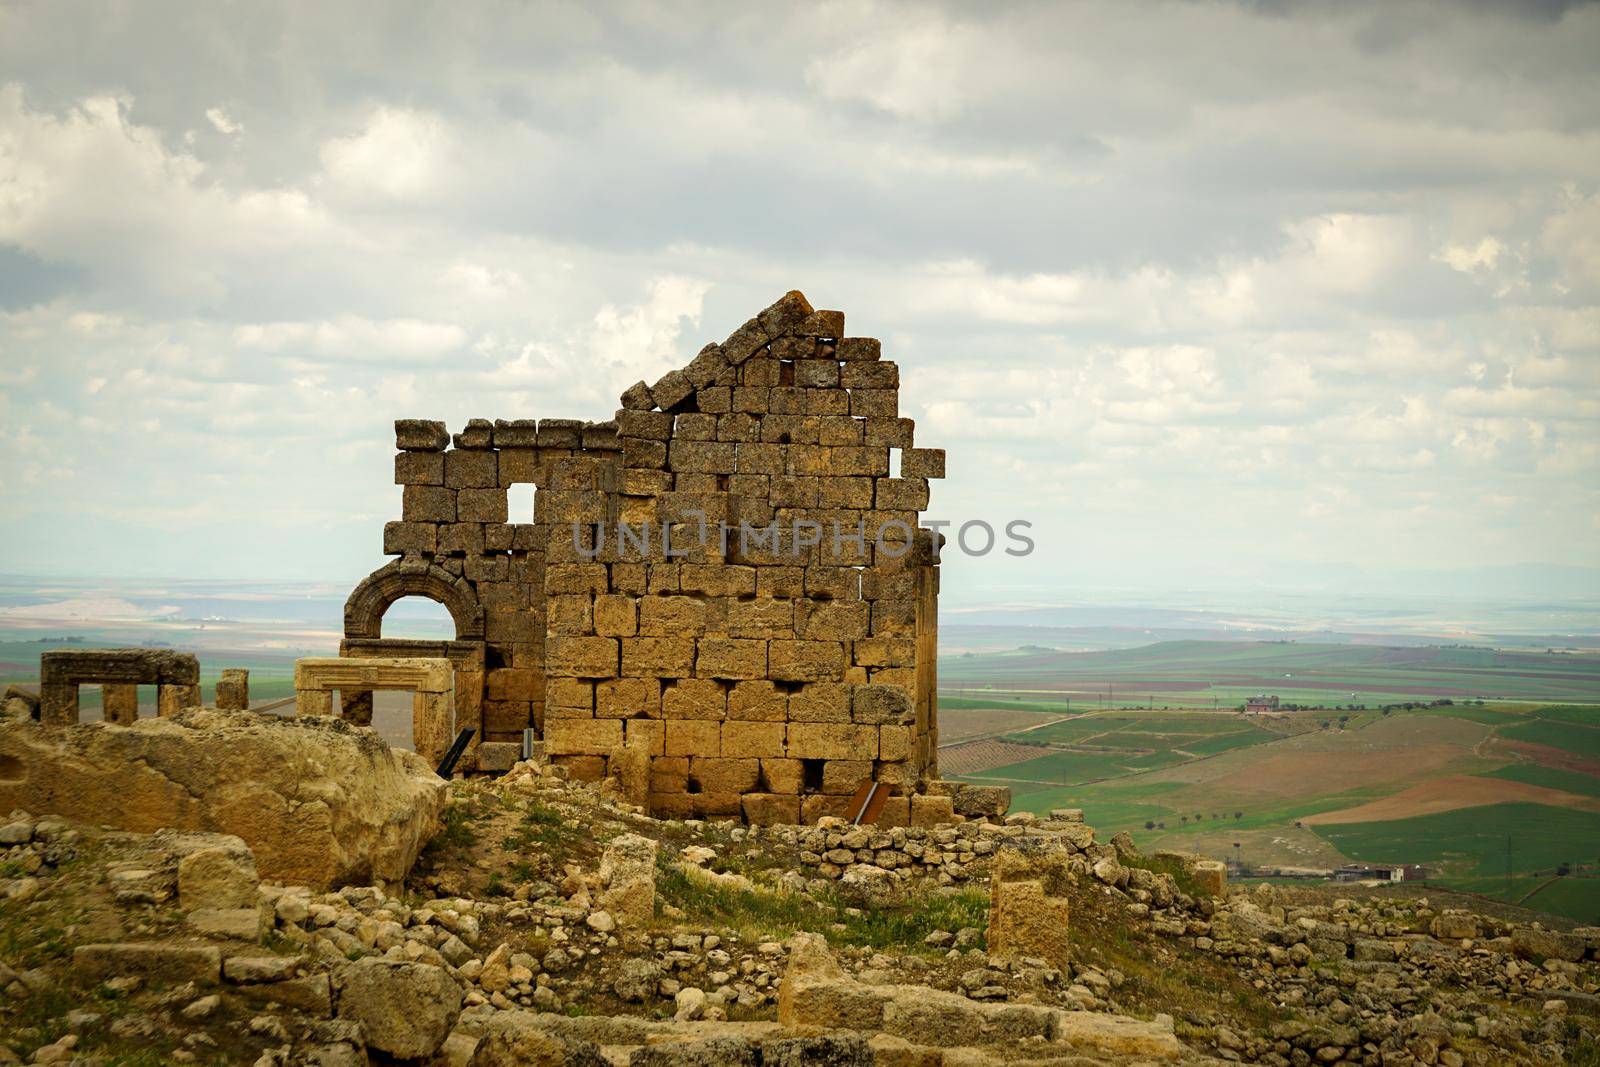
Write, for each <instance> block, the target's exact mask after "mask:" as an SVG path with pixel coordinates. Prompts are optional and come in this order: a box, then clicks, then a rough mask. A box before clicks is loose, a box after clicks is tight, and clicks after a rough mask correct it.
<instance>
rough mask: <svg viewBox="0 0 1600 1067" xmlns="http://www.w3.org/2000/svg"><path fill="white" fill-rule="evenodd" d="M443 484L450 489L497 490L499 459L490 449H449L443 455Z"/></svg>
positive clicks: (498, 483)
mask: <svg viewBox="0 0 1600 1067" xmlns="http://www.w3.org/2000/svg"><path fill="white" fill-rule="evenodd" d="M444 484H445V485H446V486H447V487H449V488H451V489H493V488H498V487H499V485H500V460H499V457H498V456H497V455H496V454H495V453H494V451H493V450H490V449H483V450H468V449H451V450H450V451H449V452H446V453H445V454H444Z"/></svg>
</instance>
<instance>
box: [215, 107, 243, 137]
mask: <svg viewBox="0 0 1600 1067" xmlns="http://www.w3.org/2000/svg"><path fill="white" fill-rule="evenodd" d="M206 121H207V122H209V123H211V128H212V129H214V130H216V131H217V132H218V133H225V134H227V135H228V136H230V137H232V136H233V135H235V134H239V133H243V132H244V127H243V126H241V125H239V124H238V123H237V122H235V121H233V120H232V119H231V118H229V117H228V113H227V112H226V111H224V110H223V109H222V108H220V107H208V108H206Z"/></svg>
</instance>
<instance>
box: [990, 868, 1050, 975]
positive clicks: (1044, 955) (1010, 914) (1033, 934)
mask: <svg viewBox="0 0 1600 1067" xmlns="http://www.w3.org/2000/svg"><path fill="white" fill-rule="evenodd" d="M1070 877H1071V868H1070V867H1069V866H1068V859H1067V851H1066V849H1064V848H1062V847H1061V846H1060V845H1053V844H1045V843H1041V842H1038V841H1028V840H1019V841H1017V842H1016V843H1015V844H1006V845H1002V846H1001V847H1000V848H999V849H998V850H997V851H996V852H995V854H994V859H993V860H992V861H991V862H990V869H989V931H988V936H987V939H986V940H987V942H988V948H989V955H990V956H991V957H992V958H994V959H1000V960H1017V959H1022V958H1023V957H1026V956H1033V957H1035V958H1037V959H1042V960H1045V961H1046V962H1048V963H1049V964H1050V965H1051V966H1052V967H1056V968H1059V969H1062V970H1065V969H1066V967H1067V964H1068V963H1069V962H1070V960H1071V938H1070V934H1071V925H1070V924H1069V922H1068V919H1069V918H1070V916H1069V915H1068V904H1067V896H1066V890H1067V882H1068V880H1069V879H1070Z"/></svg>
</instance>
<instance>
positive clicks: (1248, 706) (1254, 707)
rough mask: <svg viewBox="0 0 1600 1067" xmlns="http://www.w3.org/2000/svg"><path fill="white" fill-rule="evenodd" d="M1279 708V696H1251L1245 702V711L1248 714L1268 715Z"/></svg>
mask: <svg viewBox="0 0 1600 1067" xmlns="http://www.w3.org/2000/svg"><path fill="white" fill-rule="evenodd" d="M1277 710H1278V698H1277V697H1268V696H1260V697H1251V698H1250V699H1248V700H1246V701H1245V702H1244V713H1245V714H1246V715H1268V714H1271V713H1272V712H1275V711H1277Z"/></svg>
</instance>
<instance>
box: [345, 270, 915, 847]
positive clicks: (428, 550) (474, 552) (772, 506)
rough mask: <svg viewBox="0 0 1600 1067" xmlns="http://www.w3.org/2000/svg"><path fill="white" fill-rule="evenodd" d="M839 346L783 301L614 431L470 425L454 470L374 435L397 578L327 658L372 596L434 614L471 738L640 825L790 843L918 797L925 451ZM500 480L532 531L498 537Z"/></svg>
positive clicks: (858, 361)
mask: <svg viewBox="0 0 1600 1067" xmlns="http://www.w3.org/2000/svg"><path fill="white" fill-rule="evenodd" d="M843 334H844V317H843V315H842V314H840V313H838V312H828V311H820V312H819V311H814V310H813V309H812V308H811V307H810V305H809V304H808V303H806V301H805V298H804V297H803V296H801V295H800V294H799V293H790V294H788V295H786V296H785V297H784V298H783V299H781V300H779V301H778V302H777V303H776V304H774V305H772V307H770V308H768V309H766V310H765V311H763V312H762V313H761V314H760V315H758V316H757V317H756V318H754V319H751V320H750V321H749V322H748V323H746V324H745V325H744V326H742V327H740V328H739V329H738V330H737V331H735V332H734V334H733V335H732V336H731V337H729V338H728V339H727V340H726V341H724V342H723V343H722V344H720V345H708V346H706V348H705V349H704V350H703V351H702V352H701V353H700V355H699V356H698V357H696V359H695V360H694V361H693V362H692V363H691V364H690V365H689V366H688V367H686V368H684V369H683V370H681V371H673V372H670V373H669V374H667V375H666V376H664V377H663V378H662V379H661V380H659V381H657V382H656V383H655V384H653V385H646V383H644V382H640V383H638V384H636V385H635V386H633V387H632V388H630V389H629V390H628V391H627V392H626V393H625V394H624V395H623V398H622V402H623V406H622V409H621V410H619V411H618V412H617V413H616V418H615V420H614V422H610V423H600V424H580V423H575V422H568V421H562V420H543V421H540V422H538V423H537V424H535V423H533V422H532V421H528V422H497V423H494V424H493V425H490V424H489V423H487V422H484V421H481V420H478V421H475V422H474V423H473V424H471V425H469V427H468V428H467V430H466V431H465V432H463V433H462V434H459V435H457V436H456V438H455V441H454V445H455V447H454V448H448V447H447V445H448V444H449V441H448V439H447V437H446V435H445V433H444V431H443V427H442V425H440V424H437V423H401V424H399V425H398V427H397V429H398V433H397V443H398V444H399V446H400V449H401V452H400V455H399V456H397V457H396V481H397V482H399V483H400V484H402V485H404V486H405V490H404V514H403V519H402V521H401V522H398V523H391V524H389V526H388V527H387V528H386V530H385V538H384V539H385V551H387V552H391V553H394V554H398V555H400V556H401V558H400V559H399V560H397V561H396V562H395V563H393V564H391V565H390V566H389V567H388V568H385V569H384V570H381V571H379V572H376V573H375V574H374V575H373V576H372V577H371V578H369V579H368V580H367V582H365V583H363V588H358V590H357V593H356V594H353V595H352V597H351V605H352V606H351V607H347V611H346V636H347V638H355V639H365V640H366V641H368V642H370V640H371V639H372V638H376V637H377V636H378V634H377V630H376V625H377V623H376V619H377V618H378V617H381V614H382V610H383V609H385V608H387V606H388V604H389V603H391V602H392V600H393V599H394V598H395V596H397V595H405V594H406V593H407V592H423V595H432V596H433V597H434V598H435V599H439V600H441V601H442V602H445V603H446V605H447V606H448V607H450V609H451V613H452V615H453V617H455V619H456V623H457V639H458V641H460V640H468V641H472V640H481V641H482V642H483V644H484V648H485V674H484V686H483V693H482V700H481V712H480V714H481V727H482V730H483V736H484V737H485V738H486V739H488V740H512V739H514V738H515V737H516V735H517V734H518V733H519V732H520V731H521V730H522V729H523V728H524V727H527V726H533V727H535V728H536V729H537V730H538V731H539V733H540V735H541V736H542V737H543V740H544V744H545V748H546V751H547V752H548V753H549V755H550V756H551V757H552V759H554V760H555V761H556V762H558V763H560V764H563V765H565V766H566V767H567V768H568V769H569V771H570V772H571V773H573V774H574V775H576V776H578V777H582V778H586V779H587V778H598V777H600V776H602V775H606V774H608V773H609V774H614V775H616V776H618V777H619V778H620V779H622V780H624V781H625V782H627V783H628V784H629V786H630V788H631V789H633V790H634V791H635V792H636V793H637V794H638V799H640V800H641V801H643V802H647V803H648V804H649V806H650V807H651V808H652V809H653V810H654V811H655V812H657V813H658V814H674V815H686V816H687V815H697V816H736V817H737V816H742V817H744V818H747V819H750V820H752V821H760V822H778V821H782V822H793V821H799V820H802V819H804V820H807V821H809V820H813V819H815V818H816V817H818V816H820V815H824V814H841V813H843V811H844V809H845V807H846V806H847V804H848V801H849V798H850V795H851V794H853V793H854V792H855V791H856V789H857V787H858V786H859V785H860V784H861V783H863V782H864V781H868V780H877V781H880V782H884V783H887V784H889V785H891V786H893V787H895V788H896V791H897V792H907V791H911V790H913V789H915V788H917V787H918V786H919V785H920V784H921V783H922V782H923V781H924V780H925V779H926V778H928V777H931V776H932V775H933V772H934V768H935V759H936V757H935V749H936V746H937V710H936V707H935V698H934V687H935V676H934V656H935V649H936V628H937V596H938V571H937V562H936V547H935V545H934V536H933V535H932V534H931V533H929V532H928V531H923V530H919V529H918V526H917V523H918V513H919V512H920V511H921V510H923V509H924V508H926V506H927V502H928V480H929V479H930V478H937V477H942V476H943V474H944V453H943V452H942V451H941V450H938V449H920V448H916V447H914V446H913V440H912V433H913V426H912V422H911V420H910V419H905V418H901V417H900V414H899V403H898V399H899V384H900V382H899V368H898V367H897V366H896V365H895V364H894V363H892V362H889V361H886V360H884V359H882V358H881V353H880V346H879V343H878V342H877V341H876V340H873V339H870V338H848V337H844V336H843ZM896 468H898V469H896ZM524 482H526V483H532V484H534V485H536V486H537V487H538V490H539V491H538V493H537V496H536V500H535V506H534V512H535V513H534V515H533V516H531V517H530V516H508V515H507V512H506V490H507V488H508V487H510V486H512V485H515V484H518V483H524ZM530 519H531V521H530ZM508 520H518V521H508ZM747 531H748V533H747ZM424 586H426V587H427V589H431V590H432V592H431V593H430V592H427V591H426V590H424V588H423V587H424ZM457 688H458V693H459V690H460V689H461V682H460V680H459V679H458V681H457ZM459 718H460V715H459V712H458V719H459ZM457 725H458V726H460V725H473V724H472V723H470V722H469V723H463V722H461V721H458V723H457Z"/></svg>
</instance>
